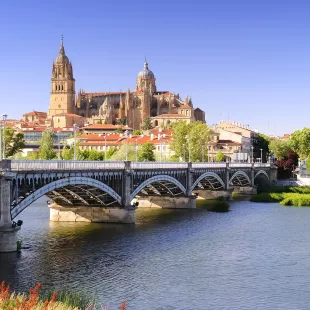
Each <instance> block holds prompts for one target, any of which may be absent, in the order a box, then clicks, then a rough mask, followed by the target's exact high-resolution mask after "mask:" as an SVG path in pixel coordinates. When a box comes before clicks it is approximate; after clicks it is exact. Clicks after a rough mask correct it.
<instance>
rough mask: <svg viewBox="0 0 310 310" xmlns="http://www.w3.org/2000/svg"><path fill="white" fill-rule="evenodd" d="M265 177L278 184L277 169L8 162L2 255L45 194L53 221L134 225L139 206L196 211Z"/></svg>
mask: <svg viewBox="0 0 310 310" xmlns="http://www.w3.org/2000/svg"><path fill="white" fill-rule="evenodd" d="M262 178H263V179H265V180H266V181H268V182H270V181H276V168H275V167H274V166H273V165H272V164H261V163H255V164H250V163H190V162H189V163H187V162H177V163H171V162H129V161H125V162H113V161H63V160H51V161H45V160H34V161H31V160H2V161H1V162H0V251H4V250H8V249H9V250H11V249H12V244H14V242H15V241H16V233H13V232H16V231H17V230H18V229H20V225H21V222H19V223H17V225H16V223H15V222H14V219H15V218H16V216H18V215H19V214H20V213H21V212H22V211H23V210H25V209H26V208H27V207H28V206H29V205H31V204H32V203H33V202H34V201H36V200H37V199H38V198H40V197H42V196H44V195H45V196H47V197H49V199H50V200H51V202H52V203H51V204H50V205H49V207H50V219H51V220H52V221H89V222H113V223H134V222H135V209H136V207H137V205H138V203H137V202H139V203H140V206H142V207H152V206H160V207H164V208H165V207H166V208H195V206H196V200H195V199H196V196H197V195H199V196H202V197H203V198H207V196H208V195H210V194H214V193H220V192H222V193H225V192H227V191H229V190H231V189H232V188H233V189H234V190H238V189H239V190H240V189H241V190H242V189H247V188H253V187H254V186H255V184H256V182H257V181H258V180H259V179H262ZM12 221H13V222H12ZM13 236H14V237H13ZM12 240H13V241H12ZM15 245H16V242H15Z"/></svg>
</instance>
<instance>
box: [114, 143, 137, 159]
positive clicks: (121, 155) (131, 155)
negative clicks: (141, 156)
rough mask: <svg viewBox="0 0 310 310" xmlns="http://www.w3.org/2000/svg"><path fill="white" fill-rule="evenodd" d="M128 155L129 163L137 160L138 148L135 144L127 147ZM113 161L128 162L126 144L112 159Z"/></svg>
mask: <svg viewBox="0 0 310 310" xmlns="http://www.w3.org/2000/svg"><path fill="white" fill-rule="evenodd" d="M127 149H128V151H127V154H128V160H129V161H135V160H136V146H135V145H134V144H128V145H127ZM111 160H117V161H122V160H126V143H123V144H122V145H121V147H120V148H119V150H118V151H116V153H115V154H114V155H113V156H112V157H111Z"/></svg>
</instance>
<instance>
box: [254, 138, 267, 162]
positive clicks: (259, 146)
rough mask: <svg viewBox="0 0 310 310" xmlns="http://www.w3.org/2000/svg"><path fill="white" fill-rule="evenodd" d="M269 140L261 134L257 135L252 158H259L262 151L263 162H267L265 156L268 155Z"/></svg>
mask: <svg viewBox="0 0 310 310" xmlns="http://www.w3.org/2000/svg"><path fill="white" fill-rule="evenodd" d="M269 144H270V138H269V137H268V136H266V135H264V134H262V133H260V134H258V136H257V138H256V143H255V144H254V153H255V154H254V158H260V157H261V150H263V162H264V161H267V154H268V153H269Z"/></svg>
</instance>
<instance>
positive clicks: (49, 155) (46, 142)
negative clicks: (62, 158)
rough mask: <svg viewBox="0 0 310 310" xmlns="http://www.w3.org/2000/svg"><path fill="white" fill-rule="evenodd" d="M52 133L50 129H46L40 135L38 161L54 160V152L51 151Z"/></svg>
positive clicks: (52, 143)
mask: <svg viewBox="0 0 310 310" xmlns="http://www.w3.org/2000/svg"><path fill="white" fill-rule="evenodd" d="M53 145H54V142H53V132H52V131H51V129H50V128H47V129H46V130H45V131H44V132H43V135H42V139H41V143H40V148H39V158H40V159H46V160H49V159H54V158H55V157H56V152H55V151H54V149H53Z"/></svg>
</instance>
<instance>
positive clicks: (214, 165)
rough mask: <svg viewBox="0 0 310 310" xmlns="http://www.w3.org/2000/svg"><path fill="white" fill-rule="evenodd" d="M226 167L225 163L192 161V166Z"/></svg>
mask: <svg viewBox="0 0 310 310" xmlns="http://www.w3.org/2000/svg"><path fill="white" fill-rule="evenodd" d="M225 167H226V163H225V162H223V163H213V162H212V163H211V162H210V163H209V162H206V163H192V168H225Z"/></svg>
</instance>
